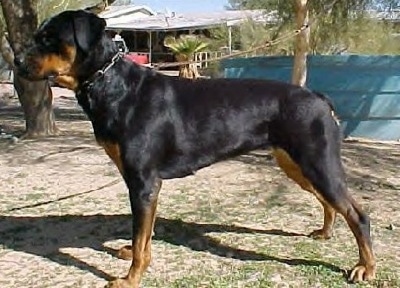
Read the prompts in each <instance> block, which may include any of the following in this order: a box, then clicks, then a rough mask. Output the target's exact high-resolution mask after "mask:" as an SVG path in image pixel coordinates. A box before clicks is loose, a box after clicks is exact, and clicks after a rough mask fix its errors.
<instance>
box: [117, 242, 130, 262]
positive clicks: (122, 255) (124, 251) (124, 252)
mask: <svg viewBox="0 0 400 288" xmlns="http://www.w3.org/2000/svg"><path fill="white" fill-rule="evenodd" d="M117 257H118V258H119V259H123V260H132V258H133V253H132V246H131V245H126V246H124V247H122V248H120V249H119V250H118V252H117Z"/></svg>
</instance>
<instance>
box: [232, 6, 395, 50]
mask: <svg viewBox="0 0 400 288" xmlns="http://www.w3.org/2000/svg"><path fill="white" fill-rule="evenodd" d="M229 3H230V6H229V7H228V8H229V9H265V10H266V11H269V12H270V11H276V12H277V15H278V21H277V23H276V25H273V27H271V26H270V27H268V28H269V30H271V29H274V30H275V33H274V32H272V33H271V31H270V32H269V33H270V34H272V38H274V37H276V35H277V34H279V33H280V32H285V31H290V30H293V29H295V27H296V22H295V19H296V16H295V15H296V1H283V0H230V1H229ZM307 5H308V10H309V17H310V22H311V24H312V25H311V26H312V27H311V30H312V31H311V33H310V43H309V47H310V53H313V54H322V53H323V54H332V53H338V52H340V51H342V50H350V49H353V51H352V52H357V50H356V49H357V48H358V45H360V44H363V43H360V42H357V40H360V41H361V40H363V41H365V40H366V39H360V37H357V35H360V32H358V31H356V29H359V28H363V27H364V28H365V27H366V26H365V25H367V26H368V27H369V28H371V29H373V30H375V29H376V28H377V26H379V29H377V30H388V29H390V24H388V23H384V22H382V21H377V20H374V19H371V18H369V17H366V16H368V11H369V10H371V9H379V10H381V11H391V10H393V9H396V8H397V7H399V6H400V0H319V1H308V4H307ZM367 20H368V21H367ZM360 22H363V26H360V25H358V23H360ZM274 34H275V36H274ZM374 37H376V38H379V39H380V40H379V41H377V42H376V43H377V44H379V43H387V42H388V40H390V39H389V37H390V33H376V35H375V36H374ZM357 38H358V39H357ZM278 46H280V48H279V49H278V48H277V49H276V50H282V51H290V50H291V51H294V49H293V48H294V47H293V45H292V44H291V43H290V42H286V43H282V44H280V45H278ZM278 46H277V47H278ZM362 46H364V45H362ZM382 48H383V47H381V46H376V47H375V46H371V45H370V46H369V51H370V52H371V53H373V52H377V51H382V50H383V49H382ZM391 51H392V50H391ZM363 52H365V50H363ZM390 53H392V52H390Z"/></svg>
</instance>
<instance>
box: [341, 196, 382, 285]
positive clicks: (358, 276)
mask: <svg viewBox="0 0 400 288" xmlns="http://www.w3.org/2000/svg"><path fill="white" fill-rule="evenodd" d="M348 199H349V202H350V203H351V205H352V209H349V210H348V211H346V213H343V216H344V217H345V219H346V221H347V223H348V224H349V226H350V229H351V231H352V232H353V234H354V236H355V237H356V240H357V245H358V250H359V256H360V259H359V261H358V263H357V265H356V266H355V267H354V268H353V269H352V271H351V274H350V277H349V280H350V281H352V282H362V281H367V280H372V279H375V273H376V261H375V256H374V252H373V250H372V243H371V239H370V235H369V233H370V230H369V229H370V228H369V227H368V233H366V231H365V230H364V231H363V230H362V229H363V227H361V225H360V216H361V215H362V214H364V212H363V211H362V209H361V207H360V206H359V205H358V204H357V203H356V202H355V200H354V199H353V198H352V197H351V196H349V195H348ZM364 229H365V227H364Z"/></svg>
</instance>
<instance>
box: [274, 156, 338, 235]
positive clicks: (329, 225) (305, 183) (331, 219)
mask: <svg viewBox="0 0 400 288" xmlns="http://www.w3.org/2000/svg"><path fill="white" fill-rule="evenodd" d="M272 154H273V155H274V157H275V159H276V161H277V162H278V165H279V167H281V169H282V170H283V171H284V172H285V173H286V175H287V176H288V177H289V178H291V179H292V180H294V181H295V182H296V183H297V184H299V185H300V187H301V188H303V189H304V190H306V191H308V192H311V193H312V194H314V195H315V196H316V197H317V199H318V200H319V201H320V202H321V204H322V207H323V208H324V226H323V227H322V228H321V229H318V230H315V231H313V232H312V233H311V234H310V236H311V237H313V238H314V239H329V238H331V237H332V234H333V225H334V224H335V219H336V210H335V209H334V208H333V207H332V206H331V205H330V204H329V203H328V202H327V201H325V200H324V199H323V197H322V196H321V195H320V193H319V192H318V191H317V190H316V189H315V188H314V185H312V184H311V182H310V181H309V180H308V179H307V178H306V177H304V175H303V172H302V171H301V168H300V167H299V166H298V165H297V164H296V163H295V162H294V161H293V160H292V158H291V157H290V156H289V154H288V153H286V152H285V151H284V150H283V149H274V150H273V151H272Z"/></svg>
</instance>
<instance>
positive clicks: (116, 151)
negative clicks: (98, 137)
mask: <svg viewBox="0 0 400 288" xmlns="http://www.w3.org/2000/svg"><path fill="white" fill-rule="evenodd" d="M97 143H99V145H100V146H102V147H103V148H104V151H106V153H107V155H108V156H109V157H110V158H111V160H113V162H114V164H115V165H116V166H117V168H118V170H119V172H120V173H121V174H124V170H123V165H122V160H121V152H120V147H119V145H118V144H117V143H112V142H106V141H97Z"/></svg>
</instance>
